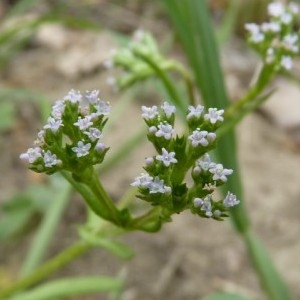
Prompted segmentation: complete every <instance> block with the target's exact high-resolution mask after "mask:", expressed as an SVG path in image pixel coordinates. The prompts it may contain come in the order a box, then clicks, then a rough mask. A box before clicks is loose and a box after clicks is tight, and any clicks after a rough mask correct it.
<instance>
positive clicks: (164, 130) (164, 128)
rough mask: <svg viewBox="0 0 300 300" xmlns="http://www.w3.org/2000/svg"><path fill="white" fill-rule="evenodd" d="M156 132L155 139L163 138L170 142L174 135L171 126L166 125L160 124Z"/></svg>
mask: <svg viewBox="0 0 300 300" xmlns="http://www.w3.org/2000/svg"><path fill="white" fill-rule="evenodd" d="M157 127H158V131H157V132H156V133H155V135H156V136H157V137H164V138H165V139H166V140H170V139H171V138H172V135H173V133H174V129H173V127H172V125H170V124H168V123H166V122H165V123H160V124H159V125H158V126H157Z"/></svg>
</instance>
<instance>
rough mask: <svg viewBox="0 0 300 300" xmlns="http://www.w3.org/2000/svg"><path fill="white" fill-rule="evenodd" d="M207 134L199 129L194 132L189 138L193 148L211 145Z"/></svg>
mask: <svg viewBox="0 0 300 300" xmlns="http://www.w3.org/2000/svg"><path fill="white" fill-rule="evenodd" d="M207 134H208V132H207V131H205V130H203V131H200V129H199V128H198V129H196V130H194V131H193V133H192V134H191V135H190V136H189V137H188V139H189V140H190V141H191V143H192V146H193V147H198V146H199V145H201V146H203V147H206V146H208V144H209V142H208V140H207Z"/></svg>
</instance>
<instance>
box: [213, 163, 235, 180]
mask: <svg viewBox="0 0 300 300" xmlns="http://www.w3.org/2000/svg"><path fill="white" fill-rule="evenodd" d="M209 172H210V173H212V174H214V175H213V180H221V181H223V182H226V181H227V177H226V176H228V175H231V174H232V173H233V170H232V169H224V167H223V165H222V164H215V165H214V166H211V167H210V168H209Z"/></svg>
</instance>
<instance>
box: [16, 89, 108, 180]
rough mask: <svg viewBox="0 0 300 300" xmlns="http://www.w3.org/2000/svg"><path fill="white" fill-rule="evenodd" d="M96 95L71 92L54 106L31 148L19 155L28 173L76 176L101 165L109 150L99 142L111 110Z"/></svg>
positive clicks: (97, 92) (96, 93) (92, 92)
mask: <svg viewBox="0 0 300 300" xmlns="http://www.w3.org/2000/svg"><path fill="white" fill-rule="evenodd" d="M98 95H99V91H97V90H94V91H91V92H86V94H85V95H82V94H81V93H80V92H77V91H75V90H71V91H69V93H68V94H67V95H66V96H65V97H64V98H63V99H62V100H57V101H56V102H55V103H54V105H53V107H52V111H51V115H50V117H49V118H48V121H47V123H46V125H44V127H43V129H42V130H40V131H39V132H38V134H37V139H36V140H35V142H34V147H32V148H29V149H28V150H27V152H25V153H22V154H21V155H20V158H21V159H23V160H26V161H27V162H28V163H29V167H30V169H32V170H34V171H36V172H45V173H47V174H52V173H54V172H57V171H60V170H67V171H70V172H72V173H73V174H77V173H78V174H79V173H80V172H84V170H85V169H86V168H89V167H91V166H93V165H95V164H99V163H101V162H102V161H103V159H104V156H105V153H106V152H107V150H108V148H107V147H106V146H105V144H104V143H102V142H100V140H101V138H102V130H103V127H104V125H105V123H106V121H107V116H108V115H109V112H110V109H111V107H110V105H109V104H108V103H106V102H104V101H103V100H100V99H99V97H98Z"/></svg>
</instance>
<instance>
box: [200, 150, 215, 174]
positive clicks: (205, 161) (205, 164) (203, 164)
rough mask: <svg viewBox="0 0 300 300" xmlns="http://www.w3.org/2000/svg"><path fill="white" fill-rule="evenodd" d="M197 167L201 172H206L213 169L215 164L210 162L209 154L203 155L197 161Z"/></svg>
mask: <svg viewBox="0 0 300 300" xmlns="http://www.w3.org/2000/svg"><path fill="white" fill-rule="evenodd" d="M197 164H198V166H199V167H200V169H201V170H204V171H208V169H209V168H212V167H214V166H215V165H216V164H215V163H214V162H212V161H211V159H210V156H209V154H207V153H205V154H204V155H203V156H202V157H201V158H200V159H199V160H198V161H197Z"/></svg>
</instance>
